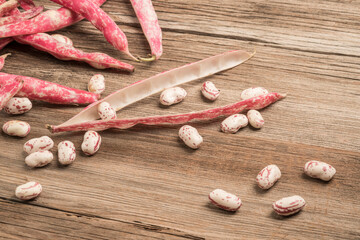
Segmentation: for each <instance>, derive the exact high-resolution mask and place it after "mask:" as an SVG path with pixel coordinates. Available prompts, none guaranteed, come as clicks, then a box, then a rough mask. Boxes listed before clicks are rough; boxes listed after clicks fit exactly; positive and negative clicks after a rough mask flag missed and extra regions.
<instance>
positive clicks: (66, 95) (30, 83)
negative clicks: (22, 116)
mask: <svg viewBox="0 0 360 240" xmlns="http://www.w3.org/2000/svg"><path fill="white" fill-rule="evenodd" d="M17 77H18V78H20V79H21V80H23V81H24V85H23V86H22V87H21V89H20V90H19V91H18V92H17V93H16V96H18V97H27V98H29V99H30V100H40V101H44V102H48V103H54V104H74V105H79V104H89V103H93V102H95V101H97V100H98V97H99V95H97V94H94V93H90V92H87V91H83V90H79V89H74V88H69V87H65V86H62V85H59V84H56V83H52V82H47V81H43V80H40V79H36V78H32V77H24V76H17V75H12V74H7V73H1V72H0V86H1V85H4V84H6V83H7V82H8V81H9V80H11V79H14V78H17ZM0 96H1V95H0ZM0 98H1V97H0ZM0 103H1V99H0Z"/></svg>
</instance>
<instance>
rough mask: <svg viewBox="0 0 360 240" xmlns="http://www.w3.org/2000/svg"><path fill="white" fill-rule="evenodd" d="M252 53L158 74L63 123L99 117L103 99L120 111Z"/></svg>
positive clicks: (232, 54)
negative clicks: (98, 106)
mask: <svg viewBox="0 0 360 240" xmlns="http://www.w3.org/2000/svg"><path fill="white" fill-rule="evenodd" d="M252 56H253V55H252V54H249V53H247V52H245V51H242V50H237V51H230V52H225V53H222V54H219V55H216V56H213V57H209V58H206V59H204V60H201V61H198V62H195V63H191V64H187V65H184V66H182V67H179V68H175V69H172V70H170V71H167V72H163V73H160V74H157V75H155V76H153V77H150V78H147V79H145V80H141V81H138V82H136V83H133V84H131V85H129V86H127V87H125V88H122V89H120V90H118V91H116V92H114V93H112V94H110V95H109V96H107V97H105V98H104V99H101V100H99V101H98V102H96V103H93V104H91V105H89V106H88V107H86V108H85V109H84V110H82V111H81V112H80V113H79V114H77V115H75V116H74V117H72V118H71V119H70V120H68V121H66V122H64V123H62V124H61V125H60V126H68V125H72V124H77V123H82V122H88V121H92V120H96V119H98V118H99V115H98V112H97V105H98V104H100V103H101V102H102V101H105V102H108V103H110V105H111V106H112V107H113V108H114V109H115V110H116V111H119V110H120V109H122V108H124V107H126V106H128V105H130V104H132V103H134V102H137V101H139V100H141V99H144V98H146V97H148V96H151V95H153V94H155V93H158V92H161V91H163V90H164V89H167V88H171V87H174V86H176V85H180V84H183V83H187V82H190V81H193V80H196V79H199V78H203V77H207V76H210V75H213V74H215V73H218V72H221V71H224V70H227V69H230V68H233V67H235V66H237V65H239V64H241V63H243V62H245V61H246V60H248V59H249V58H251V57H252Z"/></svg>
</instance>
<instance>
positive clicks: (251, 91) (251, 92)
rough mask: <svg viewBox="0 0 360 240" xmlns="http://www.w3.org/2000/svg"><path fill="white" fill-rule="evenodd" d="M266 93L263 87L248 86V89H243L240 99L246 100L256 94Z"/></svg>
mask: <svg viewBox="0 0 360 240" xmlns="http://www.w3.org/2000/svg"><path fill="white" fill-rule="evenodd" d="M268 93H269V92H268V90H266V89H265V88H263V87H253V88H248V89H245V90H244V91H242V93H241V99H242V100H246V99H249V98H253V97H257V96H260V95H264V94H268Z"/></svg>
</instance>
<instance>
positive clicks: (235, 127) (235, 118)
mask: <svg viewBox="0 0 360 240" xmlns="http://www.w3.org/2000/svg"><path fill="white" fill-rule="evenodd" d="M248 122H249V121H248V119H247V117H246V116H245V115H244V114H234V115H231V116H230V117H228V118H226V119H225V120H224V121H222V123H221V131H223V132H224V133H236V132H237V131H239V129H240V128H243V127H246V126H247V125H248Z"/></svg>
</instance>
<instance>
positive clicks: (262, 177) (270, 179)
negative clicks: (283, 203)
mask: <svg viewBox="0 0 360 240" xmlns="http://www.w3.org/2000/svg"><path fill="white" fill-rule="evenodd" d="M280 178H281V171H280V169H279V167H278V166H276V165H269V166H266V167H265V168H264V169H262V170H261V171H260V172H259V174H258V175H257V177H256V182H257V184H258V186H259V187H260V188H262V189H269V188H271V187H272V186H273V185H274V184H275V183H276V181H277V180H279V179H280Z"/></svg>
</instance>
